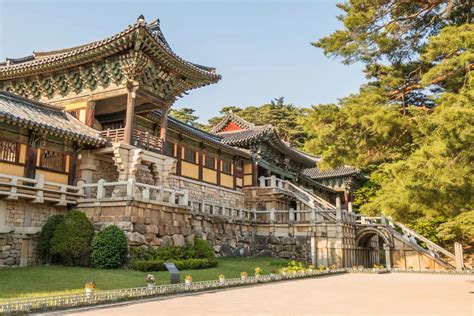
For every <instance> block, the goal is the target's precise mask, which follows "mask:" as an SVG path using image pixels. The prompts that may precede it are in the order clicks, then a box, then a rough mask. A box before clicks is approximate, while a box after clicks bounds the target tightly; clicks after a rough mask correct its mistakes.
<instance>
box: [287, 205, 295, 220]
mask: <svg viewBox="0 0 474 316" xmlns="http://www.w3.org/2000/svg"><path fill="white" fill-rule="evenodd" d="M294 220H295V210H294V209H292V208H290V210H289V211H288V221H289V222H293V221H294Z"/></svg>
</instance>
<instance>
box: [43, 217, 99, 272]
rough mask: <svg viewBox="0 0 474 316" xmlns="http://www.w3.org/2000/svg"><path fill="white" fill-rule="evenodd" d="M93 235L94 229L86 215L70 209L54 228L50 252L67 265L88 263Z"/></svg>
mask: <svg viewBox="0 0 474 316" xmlns="http://www.w3.org/2000/svg"><path fill="white" fill-rule="evenodd" d="M93 237H94V229H93V227H92V223H91V222H90V221H89V219H88V218H87V217H86V215H85V214H84V213H83V212H81V211H79V210H72V211H70V212H68V213H67V214H66V216H65V217H64V221H63V222H62V223H60V224H59V225H58V226H57V227H56V229H55V230H54V234H53V238H52V239H51V254H52V255H55V256H58V257H59V258H60V259H61V261H62V262H63V263H65V264H68V265H86V264H88V263H89V256H90V247H91V241H92V238H93Z"/></svg>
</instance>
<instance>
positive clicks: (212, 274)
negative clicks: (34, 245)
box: [0, 258, 287, 300]
mask: <svg viewBox="0 0 474 316" xmlns="http://www.w3.org/2000/svg"><path fill="white" fill-rule="evenodd" d="M218 261H219V265H218V266H217V267H215V268H210V269H204V270H183V271H181V280H182V281H183V282H184V278H185V277H186V275H192V276H193V280H194V281H206V280H216V279H217V278H218V276H219V274H221V273H223V274H224V275H225V276H226V278H237V277H240V272H242V271H246V272H248V274H249V275H253V274H254V269H255V268H256V267H260V268H262V269H263V274H268V273H270V271H271V270H272V269H279V268H281V267H283V266H285V265H286V263H287V261H285V260H282V259H275V258H219V259H218ZM151 273H152V274H153V275H154V276H155V279H156V284H157V285H159V284H167V283H169V279H170V276H169V273H168V272H165V271H157V272H151ZM147 274H148V273H146V272H140V271H133V270H101V269H94V268H82V267H64V266H36V267H24V268H4V269H0V300H1V299H6V298H16V297H30V296H40V295H46V294H48V295H54V294H73V293H82V292H83V291H84V284H85V283H86V282H87V281H95V282H96V283H97V290H99V291H100V290H112V289H120V288H131V287H142V286H145V285H146V283H145V278H146V276H147Z"/></svg>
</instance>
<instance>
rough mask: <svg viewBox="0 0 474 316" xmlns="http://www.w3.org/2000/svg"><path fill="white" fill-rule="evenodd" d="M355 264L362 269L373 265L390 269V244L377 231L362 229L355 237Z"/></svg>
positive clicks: (385, 237)
mask: <svg viewBox="0 0 474 316" xmlns="http://www.w3.org/2000/svg"><path fill="white" fill-rule="evenodd" d="M356 262H357V265H359V266H364V268H372V267H373V266H374V265H383V266H384V267H390V265H391V264H390V242H389V240H388V238H387V236H385V235H384V234H383V233H382V232H380V231H379V230H377V229H372V228H370V229H364V230H362V231H360V232H359V233H358V234H357V237H356Z"/></svg>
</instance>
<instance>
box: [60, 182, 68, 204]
mask: <svg viewBox="0 0 474 316" xmlns="http://www.w3.org/2000/svg"><path fill="white" fill-rule="evenodd" d="M59 193H60V194H61V195H60V198H59V202H58V205H61V206H65V205H67V202H66V193H67V188H66V186H65V185H62V186H61V188H60V189H59Z"/></svg>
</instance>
